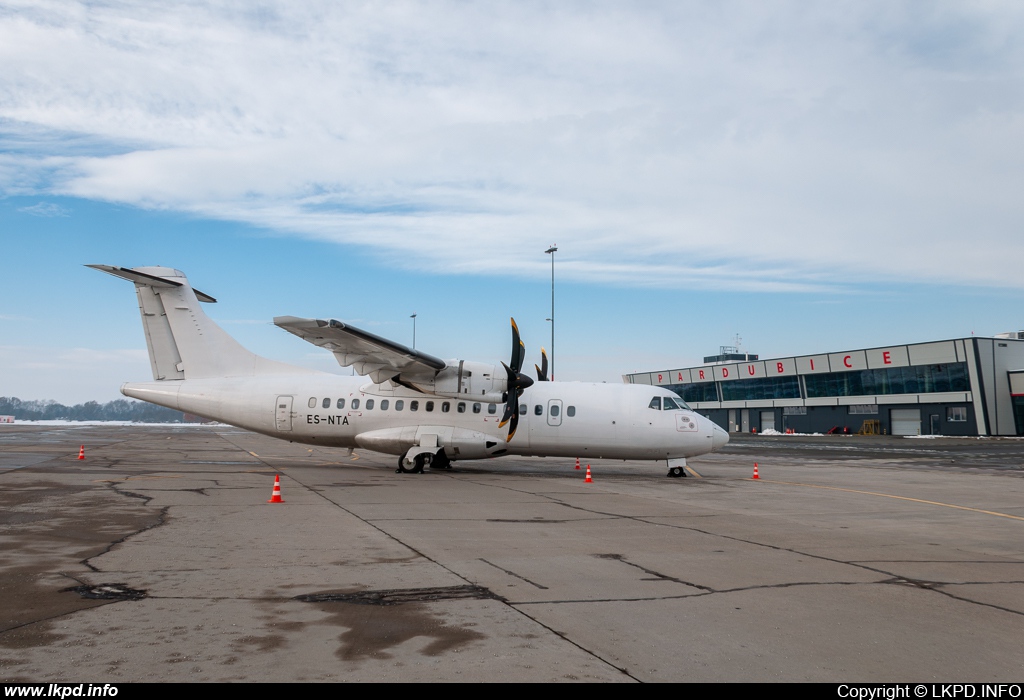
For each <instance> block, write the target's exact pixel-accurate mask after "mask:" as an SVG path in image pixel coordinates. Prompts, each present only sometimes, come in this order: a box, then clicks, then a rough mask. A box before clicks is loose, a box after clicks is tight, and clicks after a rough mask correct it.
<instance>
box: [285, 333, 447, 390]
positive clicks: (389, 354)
mask: <svg viewBox="0 0 1024 700" xmlns="http://www.w3.org/2000/svg"><path fill="white" fill-rule="evenodd" d="M274 325H276V326H278V327H279V328H283V329H284V330H286V331H288V332H289V333H291V334H293V335H297V336H298V337H300V338H302V339H303V340H305V341H306V342H308V343H312V344H313V345H316V346H318V347H322V348H325V349H327V350H330V351H331V352H333V353H334V357H335V358H336V359H337V360H338V364H340V365H341V366H342V367H352V368H354V369H355V371H356V372H357V373H358V374H360V375H362V376H368V377H370V379H372V380H373V381H374V382H376V383H378V384H380V383H381V382H385V381H387V380H389V379H391V378H393V377H395V376H397V375H399V374H403V373H404V374H407V375H425V376H428V377H433V376H434V375H435V374H437V373H438V372H439V371H441V370H442V369H444V368H445V366H446V364H447V363H445V361H444V360H442V359H439V358H437V357H434V356H433V355H428V354H427V353H425V352H420V351H419V350H413V349H412V348H410V347H407V346H405V345H402V344H401V343H396V342H394V341H391V340H388V339H387V338H381V337H380V336H378V335H374V334H373V333H370V332H368V331H364V330H362V329H360V328H356V327H355V326H352V325H349V324H347V323H343V322H341V321H335V320H334V319H331V320H328V321H324V320H321V319H317V318H298V317H295V316H278V317H276V318H274Z"/></svg>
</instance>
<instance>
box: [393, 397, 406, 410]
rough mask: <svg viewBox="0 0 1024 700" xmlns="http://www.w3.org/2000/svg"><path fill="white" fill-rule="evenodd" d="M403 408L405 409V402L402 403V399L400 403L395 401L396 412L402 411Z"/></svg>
mask: <svg viewBox="0 0 1024 700" xmlns="http://www.w3.org/2000/svg"><path fill="white" fill-rule="evenodd" d="M403 408H405V401H402V400H401V399H399V400H398V401H395V410H396V411H401V410H402V409H403Z"/></svg>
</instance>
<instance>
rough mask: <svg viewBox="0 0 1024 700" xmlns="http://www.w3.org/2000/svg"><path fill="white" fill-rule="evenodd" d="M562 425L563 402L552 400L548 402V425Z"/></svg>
mask: <svg viewBox="0 0 1024 700" xmlns="http://www.w3.org/2000/svg"><path fill="white" fill-rule="evenodd" d="M561 424H562V400H561V399H551V400H549V401H548V425H561Z"/></svg>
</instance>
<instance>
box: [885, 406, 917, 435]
mask: <svg viewBox="0 0 1024 700" xmlns="http://www.w3.org/2000/svg"><path fill="white" fill-rule="evenodd" d="M889 424H890V425H891V426H892V434H893V435H920V434H921V409H919V408H894V409H892V410H891V411H889Z"/></svg>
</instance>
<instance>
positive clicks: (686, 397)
mask: <svg viewBox="0 0 1024 700" xmlns="http://www.w3.org/2000/svg"><path fill="white" fill-rule="evenodd" d="M665 388H666V389H668V390H669V391H672V392H675V393H676V394H677V395H678V396H680V397H682V399H683V401H685V402H686V403H699V402H701V401H718V389H717V388H716V385H715V382H701V383H700V384H669V385H668V386H666V387H665Z"/></svg>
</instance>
